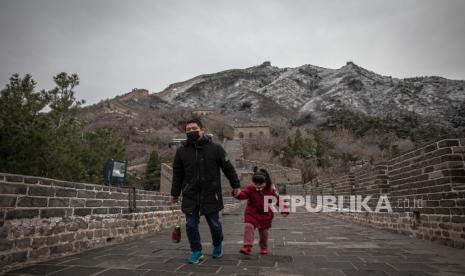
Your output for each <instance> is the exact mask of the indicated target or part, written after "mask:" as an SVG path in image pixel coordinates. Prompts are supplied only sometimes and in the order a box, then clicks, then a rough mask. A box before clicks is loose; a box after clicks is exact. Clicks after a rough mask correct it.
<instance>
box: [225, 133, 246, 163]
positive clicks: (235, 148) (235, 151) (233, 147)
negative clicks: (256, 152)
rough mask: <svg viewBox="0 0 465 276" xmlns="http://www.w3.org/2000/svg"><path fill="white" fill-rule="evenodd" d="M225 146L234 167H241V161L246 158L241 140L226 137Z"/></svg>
mask: <svg viewBox="0 0 465 276" xmlns="http://www.w3.org/2000/svg"><path fill="white" fill-rule="evenodd" d="M223 148H224V150H225V151H226V152H227V153H228V155H229V159H230V160H231V162H232V163H233V165H234V167H235V168H239V167H240V165H241V162H240V161H241V160H242V159H244V152H243V151H242V144H241V141H239V140H227V139H225V140H224V141H223Z"/></svg>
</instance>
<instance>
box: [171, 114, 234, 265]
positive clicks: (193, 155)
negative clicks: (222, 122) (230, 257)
mask: <svg viewBox="0 0 465 276" xmlns="http://www.w3.org/2000/svg"><path fill="white" fill-rule="evenodd" d="M186 136H187V140H186V142H184V143H183V144H182V145H181V147H180V148H178V149H177V150H176V154H175V157H174V161H173V181H172V186H171V200H172V202H173V203H176V202H177V201H178V197H179V195H180V194H181V193H182V202H181V210H182V212H183V213H184V214H186V233H187V238H188V240H189V243H190V247H191V250H192V255H191V256H190V258H189V260H188V262H189V263H191V264H197V263H199V261H200V260H202V259H203V257H204V256H203V254H202V245H201V242H200V234H199V219H200V216H201V215H204V216H205V219H206V220H207V223H208V226H209V228H210V233H211V236H212V240H213V252H212V257H213V258H219V257H221V255H222V254H223V246H222V241H223V230H222V227H221V223H220V221H219V211H220V210H222V209H223V208H224V205H223V197H222V191H221V174H220V168H221V170H223V172H224V174H225V175H226V177H227V178H228V180H229V184H230V185H231V187H232V188H233V195H237V194H239V193H240V191H241V190H240V181H239V178H238V177H237V173H236V171H235V169H234V167H233V165H232V164H231V161H230V160H229V157H228V155H227V154H226V152H225V150H224V149H223V147H222V146H221V145H219V144H217V143H214V142H213V141H212V140H211V137H209V136H206V135H205V129H204V127H203V125H202V122H201V121H200V120H199V119H192V120H189V121H187V123H186Z"/></svg>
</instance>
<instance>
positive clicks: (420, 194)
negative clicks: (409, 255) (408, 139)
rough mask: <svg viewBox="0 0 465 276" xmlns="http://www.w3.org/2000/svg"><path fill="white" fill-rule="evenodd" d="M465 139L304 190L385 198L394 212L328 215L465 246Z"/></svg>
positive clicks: (448, 141) (373, 203)
mask: <svg viewBox="0 0 465 276" xmlns="http://www.w3.org/2000/svg"><path fill="white" fill-rule="evenodd" d="M464 160H465V139H445V140H440V141H437V142H434V143H431V144H428V145H425V146H423V147H421V148H418V149H415V150H412V151H409V152H406V153H403V154H401V155H399V156H397V157H395V158H393V159H391V160H388V161H387V162H383V163H380V164H375V165H368V166H364V167H362V168H359V169H357V170H354V171H353V172H351V173H349V174H348V175H344V176H341V177H338V178H334V179H315V180H313V181H311V182H309V183H306V184H304V190H305V192H306V194H308V195H311V197H312V198H314V197H315V196H317V195H335V196H344V197H346V198H347V197H349V196H350V195H362V196H368V195H371V196H372V197H373V199H372V200H371V201H369V203H368V205H369V206H370V207H372V208H373V209H374V207H375V206H376V203H377V202H378V200H377V199H378V198H379V196H381V195H383V196H387V198H388V199H389V202H390V204H391V207H392V209H393V212H392V213H388V212H372V213H369V212H349V213H344V212H334V213H328V214H330V215H333V216H338V217H341V218H345V219H350V220H355V221H358V222H361V223H365V224H369V225H372V226H375V227H378V228H382V229H388V230H391V231H394V232H397V233H402V234H406V235H410V236H412V237H416V238H419V239H424V240H431V241H437V242H440V243H442V244H445V245H448V246H452V247H456V248H464V247H465V163H464Z"/></svg>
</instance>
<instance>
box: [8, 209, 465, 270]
mask: <svg viewBox="0 0 465 276" xmlns="http://www.w3.org/2000/svg"><path fill="white" fill-rule="evenodd" d="M241 214H242V209H241V210H237V211H235V212H233V213H230V214H228V215H224V216H223V217H222V222H223V228H224V234H225V242H224V243H225V254H224V256H223V257H222V258H221V259H212V258H211V257H210V253H211V243H210V241H211V239H210V235H209V230H208V227H207V224H206V222H205V220H204V219H203V218H202V220H201V231H202V238H203V240H204V241H205V242H204V243H203V244H204V253H205V255H206V258H205V260H204V261H203V262H202V263H201V264H199V265H189V264H187V263H186V258H187V257H188V255H189V247H188V243H187V240H186V235H185V232H183V233H182V234H183V237H182V242H181V243H179V244H174V243H171V241H170V232H171V231H170V230H166V231H163V232H160V233H156V234H153V235H152V236H150V237H147V238H143V239H139V240H135V241H131V242H127V243H124V244H117V245H114V246H110V247H105V248H99V249H94V250H90V251H87V252H84V253H81V254H77V255H73V256H69V257H65V258H61V259H56V260H52V261H48V262H44V263H41V264H37V265H33V266H30V267H26V268H22V269H19V270H16V271H12V272H10V273H7V274H6V275H56V276H58V275H69V276H72V275H79V276H85V275H99V276H106V275H109V276H119V275H129V276H131V275H144V276H148V275H173V274H179V275H211V274H219V275H349V276H351V275H361V276H363V275H444V276H446V275H447V276H452V275H465V251H464V250H458V249H453V248H448V247H446V246H441V245H436V244H433V243H431V242H427V241H420V240H416V239H412V238H409V237H406V236H402V235H397V234H392V233H389V232H385V231H380V230H375V229H373V228H370V227H365V226H361V225H357V224H352V223H347V222H345V221H340V220H337V219H333V218H328V217H326V216H323V215H319V214H313V213H293V214H291V215H290V216H289V217H287V218H283V217H281V216H276V219H275V221H274V224H273V229H272V230H271V233H270V253H271V254H270V255H268V256H258V255H257V253H258V250H257V246H255V247H254V255H253V256H251V257H246V256H243V255H241V254H239V253H238V250H239V249H240V247H241V244H242V242H241V240H242V227H243V224H242V215H241ZM183 231H184V229H183Z"/></svg>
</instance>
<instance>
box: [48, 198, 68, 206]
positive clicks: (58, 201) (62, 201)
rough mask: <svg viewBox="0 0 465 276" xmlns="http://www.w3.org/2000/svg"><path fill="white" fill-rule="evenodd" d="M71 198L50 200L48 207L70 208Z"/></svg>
mask: <svg viewBox="0 0 465 276" xmlns="http://www.w3.org/2000/svg"><path fill="white" fill-rule="evenodd" d="M68 206H69V198H50V199H49V200H48V207H68Z"/></svg>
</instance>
